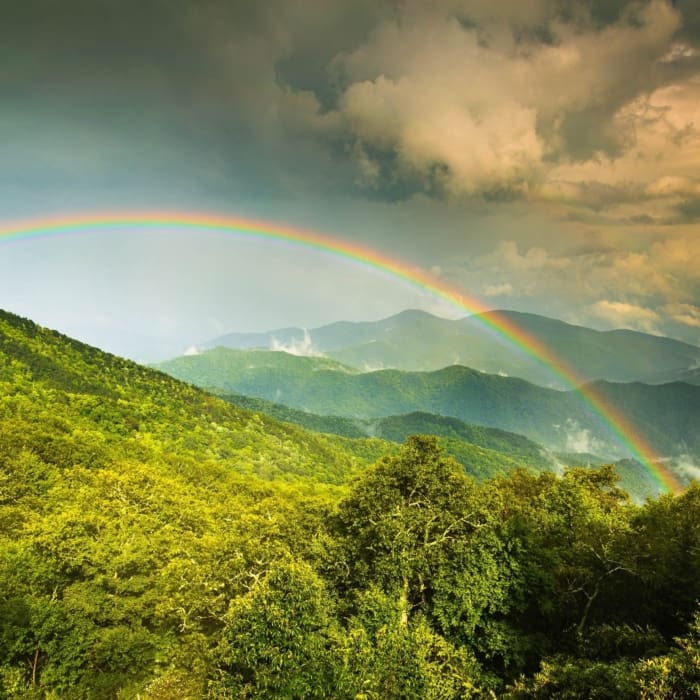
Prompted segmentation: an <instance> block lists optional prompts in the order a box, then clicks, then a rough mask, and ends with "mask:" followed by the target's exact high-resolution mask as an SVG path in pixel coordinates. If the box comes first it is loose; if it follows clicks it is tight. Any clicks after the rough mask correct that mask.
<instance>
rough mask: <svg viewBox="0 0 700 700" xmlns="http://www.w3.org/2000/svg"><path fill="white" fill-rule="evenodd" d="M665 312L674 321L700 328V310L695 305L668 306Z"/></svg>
mask: <svg viewBox="0 0 700 700" xmlns="http://www.w3.org/2000/svg"><path fill="white" fill-rule="evenodd" d="M664 310H665V311H666V313H667V314H668V315H669V316H670V317H671V318H672V319H673V320H674V321H677V322H678V323H682V324H683V325H685V326H692V327H693V328H700V308H698V307H697V306H695V305H694V304H668V305H667V306H666V307H665V309H664Z"/></svg>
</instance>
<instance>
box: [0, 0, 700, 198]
mask: <svg viewBox="0 0 700 700" xmlns="http://www.w3.org/2000/svg"><path fill="white" fill-rule="evenodd" d="M695 6H696V3H693V2H690V1H681V2H678V3H677V4H676V11H674V10H672V9H671V6H670V5H669V4H667V3H665V2H662V1H661V0H655V1H652V0H650V1H649V2H641V3H640V2H622V1H619V0H605V1H604V0H586V1H577V2H574V1H568V2H566V1H562V0H560V1H556V0H530V1H529V2H523V3H510V2H509V3H503V2H501V3H499V2H492V1H488V2H487V1H486V0H436V1H435V2H431V3H423V2H418V1H416V0H406V1H404V2H399V1H398V0H396V1H393V2H392V1H390V0H384V1H383V2H382V1H376V2H371V1H370V0H358V1H357V2H352V3H348V2H341V1H340V0H330V1H329V2H323V3H321V2H317V1H316V0H288V1H286V2H285V1H283V0H273V1H272V2H268V3H250V2H227V1H225V0H199V1H197V2H195V1H194V0H146V1H144V0H141V1H139V2H136V1H135V0H125V1H121V2H117V1H116V0H109V1H107V0H102V1H95V0H91V1H88V0H65V1H64V2H60V3H59V2H51V1H49V0H25V1H24V2H22V3H13V5H12V6H11V7H9V8H5V9H4V15H3V17H2V22H0V57H1V59H2V61H1V65H2V70H1V71H0V89H1V90H2V96H3V106H2V108H4V109H5V111H6V112H12V110H13V108H16V109H22V110H24V112H25V113H39V114H41V115H43V118H44V119H45V122H46V125H47V129H46V130H45V131H46V137H45V138H44V154H45V156H44V158H43V161H44V163H43V164H44V165H45V166H46V167H48V170H52V169H53V168H55V169H57V170H58V171H63V172H65V168H64V166H63V162H64V160H65V158H64V153H66V152H67V153H72V152H75V150H76V148H77V149H78V150H80V144H79V143H77V142H76V140H75V131H76V130H79V131H80V130H85V131H87V132H88V133H89V132H90V131H93V132H96V133H99V135H100V136H99V139H100V140H101V141H102V142H103V143H105V144H111V146H107V148H106V151H107V153H106V154H105V155H103V154H101V153H100V152H99V150H98V149H96V150H93V151H92V152H87V151H86V149H85V146H84V144H83V146H82V150H83V151H84V157H85V161H88V160H90V161H91V162H92V164H93V165H92V171H97V170H99V169H100V168H102V169H103V170H105V171H108V174H106V175H105V176H104V179H105V180H107V181H112V182H114V181H116V182H121V183H122V184H123V181H124V180H128V179H129V178H133V177H134V173H135V172H136V173H138V172H142V173H143V178H153V177H158V176H163V177H165V178H167V179H169V180H177V179H178V176H179V177H180V178H182V171H183V170H184V169H185V166H186V165H187V164H188V163H190V164H191V165H192V167H191V168H190V169H189V170H190V174H191V178H192V180H193V182H192V185H193V186H195V185H196V184H200V186H201V187H203V188H207V189H212V188H214V189H218V190H220V191H221V194H222V195H225V194H226V193H227V191H233V190H235V189H236V188H239V189H240V188H244V189H247V191H248V192H251V193H252V192H254V191H256V190H259V191H261V192H267V193H270V192H278V193H279V192H283V191H285V190H287V189H289V188H292V189H294V188H298V187H303V186H304V185H303V183H304V182H305V181H306V182H307V184H308V187H309V188H311V189H314V188H320V189H323V190H330V191H333V190H335V191H347V189H348V188H356V189H358V188H359V190H360V191H364V192H365V194H367V195H368V196H370V197H386V198H388V199H397V198H399V199H400V198H403V197H407V196H409V195H410V194H411V193H413V192H425V193H428V194H429V195H431V196H442V195H444V194H458V195H465V194H466V195H468V196H471V195H479V196H482V195H483V196H485V198H486V199H488V200H489V201H497V200H499V199H504V198H505V200H511V199H512V198H514V197H521V196H524V195H525V194H527V193H530V195H531V194H532V193H533V192H534V191H535V190H536V189H537V188H538V186H539V184H540V183H541V182H542V181H543V180H546V179H547V177H548V172H549V171H550V169H551V167H552V165H553V164H556V163H558V162H569V161H571V162H585V161H587V160H589V159H592V158H597V157H600V156H601V155H604V156H607V157H612V158H616V157H619V156H620V155H622V154H624V153H625V152H626V151H627V150H628V149H629V148H630V147H631V145H632V144H633V143H634V142H635V128H636V125H635V124H634V123H632V121H630V120H631V119H632V117H629V116H628V117H627V118H622V117H620V115H619V114H618V113H619V110H620V109H621V108H622V107H623V106H624V105H626V104H628V103H630V102H631V101H633V100H634V99H635V98H637V97H638V96H640V95H643V94H646V93H648V92H650V91H652V90H654V89H656V88H658V87H659V86H662V85H665V84H668V83H671V82H673V81H674V80H677V79H678V78H679V76H680V77H682V76H683V75H687V74H688V73H690V72H692V71H693V70H696V69H697V65H696V64H697V58H696V57H694V56H689V55H685V54H682V53H680V54H678V55H677V56H675V57H672V58H670V59H668V60H665V61H663V62H660V59H661V58H663V56H664V55H665V54H666V53H667V52H668V51H669V50H670V49H671V47H672V46H673V44H674V42H677V41H679V40H681V39H682V40H683V41H686V42H691V40H694V37H696V34H697V26H698V22H700V18H699V16H700V13H699V12H698V11H697V10H696V9H695ZM567 62H568V63H567ZM569 64H571V65H569ZM576 85H578V86H579V87H578V88H577V87H576ZM5 122H7V119H6V120H5ZM5 125H6V124H5ZM7 134H8V136H9V138H8V139H6V140H10V141H13V142H14V143H20V144H21V143H24V142H25V141H27V142H30V141H31V140H32V133H30V129H29V128H28V127H27V128H23V127H22V125H20V124H16V123H15V124H13V125H12V127H11V128H10V129H9V131H8V132H7ZM49 136H51V138H49ZM30 150H31V149H30ZM40 161H41V159H39V160H38V161H37V164H36V168H37V170H38V169H39V168H40V164H41V163H40ZM205 164H206V165H205ZM29 165H30V164H27V163H25V164H24V166H23V167H25V168H26V167H29ZM88 172H91V170H90V168H88ZM120 173H123V175H124V177H121V176H120ZM65 174H66V176H67V177H74V176H77V175H76V173H75V172H73V173H72V174H71V173H70V172H66V173H65ZM178 174H179V175H178ZM243 174H244V175H243ZM98 180H99V178H98Z"/></svg>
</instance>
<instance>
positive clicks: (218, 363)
mask: <svg viewBox="0 0 700 700" xmlns="http://www.w3.org/2000/svg"><path fill="white" fill-rule="evenodd" d="M157 367H158V369H160V370H162V371H164V372H166V373H168V374H170V375H172V376H174V377H177V378H178V379H181V380H183V381H187V382H190V383H192V384H195V385H198V386H201V387H206V388H210V389H213V390H216V391H218V392H222V393H230V394H243V395H245V396H253V397H258V398H262V399H265V400H267V401H272V402H275V403H281V404H285V405H286V406H289V407H292V408H296V409H301V410H304V411H308V412H311V413H315V414H321V415H330V416H343V417H346V418H350V419H360V420H364V419H377V418H383V417H387V416H393V415H399V414H406V413H412V412H415V411H422V412H428V413H432V414H437V415H439V416H451V417H454V418H458V419H460V420H463V421H466V422H468V423H477V424H480V425H483V426H489V427H493V428H500V429H503V430H507V431H511V432H516V433H520V434H523V435H525V436H527V437H528V438H530V439H532V440H534V441H536V442H538V443H540V444H542V445H544V446H546V447H547V448H548V449H550V450H552V451H557V452H558V451H565V452H591V453H594V454H599V455H603V456H606V457H608V458H615V459H618V458H623V457H628V456H630V454H629V453H628V452H626V451H625V450H624V449H622V448H621V446H620V443H619V440H618V439H617V438H615V436H614V435H613V434H612V432H611V430H610V427H609V426H608V425H607V423H606V421H605V420H603V419H602V418H601V416H600V415H599V414H598V413H597V412H595V411H592V410H591V408H590V406H588V405H587V403H586V402H585V401H583V400H582V398H581V395H580V393H579V392H578V391H559V390H554V389H548V388H545V387H542V386H537V385H535V384H532V383H530V382H528V381H525V380H523V379H519V378H515V377H502V376H498V375H490V374H486V373H483V372H480V371H477V370H474V369H470V368H467V367H464V366H461V365H452V366H449V367H445V368H443V369H440V370H437V371H433V372H408V371H402V370H395V369H394V370H377V371H371V372H359V371H357V370H354V369H352V368H350V367H348V366H345V365H340V364H338V363H335V362H334V361H331V360H329V359H328V358H316V357H295V356H293V355H289V354H287V353H281V352H273V351H269V350H233V349H228V348H223V347H218V348H214V349H213V350H209V351H206V352H203V353H201V354H199V355H193V356H183V357H179V358H175V359H173V360H171V361H169V362H165V363H161V364H159V365H157ZM593 386H594V388H595V391H596V392H597V393H598V395H600V396H601V397H603V400H604V402H605V404H606V405H607V406H608V407H609V409H610V410H612V411H614V412H617V413H619V414H622V415H624V416H626V417H627V418H628V420H629V421H630V423H631V424H632V425H634V426H635V429H636V430H637V431H639V432H640V433H641V434H643V435H645V438H646V439H647V440H648V442H649V443H650V444H651V445H652V446H653V447H654V448H655V449H656V451H657V452H658V453H659V454H660V455H663V456H665V457H669V458H676V459H681V458H687V459H690V460H691V462H694V461H697V460H698V459H700V431H698V429H697V426H698V425H700V387H697V386H693V385H690V384H685V383H682V382H674V383H669V384H661V385H648V384H643V383H640V382H630V383H613V382H607V381H598V382H595V383H594V385H593ZM623 447H624V446H623Z"/></svg>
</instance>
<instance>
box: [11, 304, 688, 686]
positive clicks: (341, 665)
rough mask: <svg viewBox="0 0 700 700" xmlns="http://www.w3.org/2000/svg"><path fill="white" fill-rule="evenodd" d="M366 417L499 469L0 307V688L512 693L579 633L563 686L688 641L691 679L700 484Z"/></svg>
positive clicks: (677, 650)
mask: <svg viewBox="0 0 700 700" xmlns="http://www.w3.org/2000/svg"><path fill="white" fill-rule="evenodd" d="M192 359H197V358H192ZM297 359H304V358H297ZM282 361H283V362H285V361H287V360H282ZM261 362H262V361H261ZM292 364H293V363H292ZM302 366H303V372H302V373H304V372H305V373H306V377H307V381H309V382H314V381H315V378H316V377H318V376H325V375H338V376H343V377H346V378H349V379H352V378H358V377H360V376H364V375H357V374H353V373H349V372H347V371H346V369H345V368H342V367H341V368H337V367H334V368H331V367H329V366H319V369H318V370H317V371H311V370H309V367H314V366H315V364H314V362H311V363H305V364H303V365H302ZM239 367H244V368H245V366H243V365H242V364H241V363H239ZM300 371H302V370H300ZM399 374H400V373H399ZM634 398H635V400H639V399H640V398H641V399H644V396H642V395H638V396H635V397H634ZM372 427H373V429H374V430H375V432H376V433H380V432H381V433H382V434H383V435H384V436H385V437H389V438H391V439H396V440H399V439H401V438H402V436H403V435H405V434H407V433H408V432H410V431H413V430H414V429H420V430H431V431H432V432H434V433H440V434H442V435H443V436H444V437H442V438H441V441H442V444H443V445H445V446H446V447H447V448H448V449H450V450H453V451H455V452H456V453H458V454H459V455H460V457H461V459H463V460H464V461H465V463H466V464H468V465H469V466H470V467H471V471H472V473H474V474H475V475H477V476H480V477H485V476H489V475H494V474H495V475H499V477H500V478H498V479H493V480H490V481H488V482H487V483H484V484H481V483H479V482H478V481H476V480H474V479H469V478H468V477H467V476H466V475H465V474H464V470H463V469H462V468H461V467H460V466H459V465H457V464H455V462H454V460H451V459H446V458H445V456H444V455H443V453H442V452H441V451H440V443H439V440H438V439H436V438H433V437H431V436H418V437H412V438H410V439H409V440H407V441H406V443H405V444H404V445H403V446H401V447H399V446H398V445H397V444H395V443H388V442H386V441H383V440H378V439H376V438H372V439H356V440H351V439H349V438H343V437H336V436H331V435H320V434H318V433H313V432H310V431H307V430H304V429H302V428H299V427H296V426H293V425H290V424H288V423H280V422H279V421H277V420H274V419H273V418H270V417H268V416H266V415H264V414H261V413H258V412H252V411H249V410H245V409H243V408H240V407H237V406H234V405H231V404H230V403H227V402H225V401H223V400H221V399H220V398H218V397H215V396H212V395H209V394H207V393H205V392H203V391H202V390H200V389H197V388H195V387H193V386H190V385H187V384H184V383H182V382H179V381H177V380H176V379H174V378H172V377H169V376H167V375H165V374H163V373H161V372H158V371H155V370H153V369H148V368H145V367H141V366H139V365H137V364H135V363H133V362H129V361H127V360H123V359H120V358H118V357H114V356H112V355H108V354H106V353H103V352H100V351H99V350H96V349H95V348H91V347H89V346H87V345H84V344H82V343H79V342H77V341H74V340H71V339H70V338H67V337H65V336H62V335H60V334H58V333H55V332H52V331H49V330H46V329H44V328H41V327H39V326H36V325H35V324H33V323H31V322H30V321H27V320H25V319H21V318H18V317H16V316H13V315H11V314H8V313H5V312H0V435H1V436H2V440H0V525H1V527H0V697H8V698H37V699H38V698H66V699H67V700H78V698H123V699H124V700H137V699H138V698H150V699H151V700H157V699H161V700H165V699H166V698H167V699H170V698H204V697H210V698H231V697H315V698H322V697H324V698H325V697H338V698H340V697H343V698H344V697H359V696H361V695H366V696H371V697H398V696H401V697H404V696H406V692H405V691H406V688H410V692H409V695H408V696H407V697H410V698H411V699H413V698H416V699H417V698H423V697H441V698H443V697H444V698H458V697H464V691H465V688H466V689H467V692H468V694H470V695H473V696H474V697H476V696H477V695H478V696H484V697H487V696H488V697H501V698H506V697H513V695H512V693H511V692H510V689H511V688H515V686H514V685H513V684H519V687H521V688H522V689H523V692H522V693H520V691H518V689H517V688H515V691H517V694H518V696H520V695H523V693H524V695H523V696H524V697H525V696H527V697H530V696H532V695H533V693H530V692H529V688H530V687H531V686H532V687H534V685H533V684H535V685H537V684H540V683H541V680H542V673H538V668H544V669H551V670H548V671H547V673H553V674H558V673H559V671H558V668H559V666H556V665H552V664H560V665H561V668H562V669H564V667H565V666H564V665H566V669H567V670H563V671H562V674H563V676H562V677H565V678H568V677H569V676H570V675H571V671H570V668H571V667H572V664H571V662H570V657H562V656H561V650H562V649H567V650H571V651H570V652H569V653H570V654H578V653H579V652H578V651H577V649H578V648H579V646H580V649H581V650H582V651H581V652H580V659H579V658H578V657H576V658H575V661H576V663H580V665H581V668H582V671H581V674H582V678H584V680H585V679H588V678H589V677H591V678H593V680H592V681H591V682H590V683H589V682H588V681H586V683H588V685H586V686H581V685H580V683H579V682H578V679H577V681H576V684H575V686H574V687H573V689H572V692H573V695H575V696H576V697H579V696H585V697H589V696H592V694H594V693H591V692H588V689H589V687H590V686H591V683H592V684H593V686H595V687H601V688H608V687H609V686H608V681H609V679H618V680H619V683H618V685H619V687H623V685H624V687H625V688H634V689H637V688H640V689H641V690H640V693H637V694H638V695H640V696H642V695H644V696H645V697H646V696H647V695H648V696H649V697H651V696H653V695H654V692H655V690H656V689H658V688H659V687H660V686H659V684H658V682H657V678H656V677H651V680H648V679H649V678H650V674H649V670H650V669H652V670H653V669H654V668H658V669H659V671H658V673H659V676H658V677H659V678H661V679H664V678H666V677H667V676H670V677H671V678H672V679H675V678H678V677H680V678H684V676H683V675H679V674H681V673H682V672H683V673H684V671H682V669H683V668H685V666H681V665H680V664H686V656H687V658H688V661H687V664H686V665H687V666H688V669H689V670H688V678H689V679H690V681H691V682H692V679H693V678H695V676H696V675H697V674H696V673H695V675H692V674H693V673H694V672H695V671H696V668H695V665H693V659H692V658H691V655H686V656H681V652H683V653H685V650H687V649H688V648H691V647H690V645H691V644H692V643H693V641H694V640H695V636H696V635H695V632H693V630H692V629H690V630H689V631H686V628H687V625H688V624H689V623H690V622H691V621H692V615H693V611H694V610H695V609H696V607H697V604H696V601H697V598H698V584H697V582H698V580H699V578H698V575H697V572H698V562H697V552H698V547H697V543H698V532H699V531H698V528H697V523H698V522H700V519H699V518H698V502H699V500H698V498H697V496H698V495H700V490H699V489H698V488H697V487H691V488H690V489H688V491H687V492H686V493H685V494H683V495H680V496H678V497H673V496H669V497H666V498H662V499H658V500H657V501H653V502H650V503H649V504H646V505H643V506H642V507H639V508H637V507H633V506H632V505H631V504H630V502H629V501H628V499H627V497H626V495H625V494H624V493H623V492H622V491H620V490H618V489H617V488H616V487H615V483H616V482H615V476H614V473H613V471H612V470H611V469H610V468H609V467H607V468H602V469H598V470H591V469H576V470H571V471H567V472H565V473H564V474H563V476H561V477H558V476H557V475H555V474H554V473H552V472H540V473H537V474H533V473H531V472H528V471H526V470H522V469H518V470H515V471H512V470H513V469H514V467H515V466H517V465H518V464H519V463H520V462H521V461H522V460H521V458H522V459H524V458H525V456H527V455H531V456H533V457H534V455H535V453H536V452H537V450H538V448H537V446H535V445H533V444H532V443H531V442H529V441H528V440H526V439H525V438H522V437H520V436H515V435H511V434H508V433H505V432H503V431H496V430H489V429H482V428H479V427H477V426H468V425H464V424H463V423H461V422H460V421H457V420H455V419H450V418H440V417H439V416H431V415H426V414H411V415H407V416H398V417H390V418H387V419H383V420H377V421H374V422H372ZM467 439H471V440H474V441H476V442H480V443H481V444H474V443H473V442H468V440H467ZM495 448H498V449H495ZM498 450H502V451H498ZM506 452H509V453H510V454H511V455H513V456H512V457H511V456H509V454H506ZM516 455H520V458H519V457H517V456H516ZM377 457H382V459H380V460H379V461H378V462H377V463H375V464H374V465H373V466H370V467H366V465H367V463H368V462H369V461H374V460H376V458H377ZM630 468H631V469H632V470H633V471H634V470H635V469H636V465H633V464H632V465H630ZM506 471H508V472H511V473H509V474H506V473H505V472H506ZM351 479H352V483H350V484H348V483H346V482H348V481H349V480H351ZM621 561H622V562H623V564H624V572H622V571H621V570H620V562H621ZM553 562H554V564H556V565H553ZM572 577H573V578H572ZM581 587H582V588H581ZM580 588H581V590H583V593H584V594H585V595H581V594H580V590H579V589H580ZM589 592H590V594H589ZM593 598H594V599H595V600H594V604H591V602H590V600H592V599H593ZM582 621H583V622H582ZM583 623H586V624H585V625H584V624H583ZM674 639H675V640H677V641H676V642H674ZM594 644H598V645H599V646H600V647H601V648H602V649H603V653H604V654H605V657H604V659H605V660H604V661H603V662H601V661H599V660H598V659H597V658H594V659H593V660H591V659H589V657H588V655H587V654H588V650H590V649H592V648H594ZM577 645H579V646H577ZM610 650H613V651H612V652H611V651H610ZM691 650H692V649H691ZM611 654H614V655H613V656H611ZM630 654H634V656H631V657H630ZM653 655H655V656H653ZM637 659H638V660H639V661H638V664H639V666H637V665H635V664H637ZM506 660H507V663H506ZM608 660H609V663H608ZM545 661H546V663H547V665H545ZM513 664H515V665H513ZM652 664H655V665H654V666H652ZM589 669H593V671H594V673H590V672H589ZM668 669H671V670H670V671H669V670H668ZM679 669H681V670H680V671H679ZM625 674H626V675H625ZM555 678H556V679H558V676H555ZM397 679H399V680H398V681H397ZM615 682H616V683H617V682H618V681H615ZM674 682H675V681H674ZM556 683H557V686H556V687H557V688H559V687H560V683H559V680H556ZM640 684H641V685H640ZM582 687H583V691H581V689H582ZM615 687H618V686H615ZM688 687H690V686H688ZM674 688H675V686H674ZM647 689H649V692H646V690H647ZM472 690H473V692H472ZM666 690H667V689H666V688H663V691H664V692H663V694H664V697H672V696H677V697H680V695H679V694H678V693H675V694H674V693H673V692H671V690H668V692H666ZM642 691H643V692H642ZM567 692H568V689H567ZM635 692H636V690H635ZM570 694H571V693H570ZM681 695H682V693H681ZM625 697H627V696H625ZM629 697H631V695H629Z"/></svg>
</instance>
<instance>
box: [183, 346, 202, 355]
mask: <svg viewBox="0 0 700 700" xmlns="http://www.w3.org/2000/svg"><path fill="white" fill-rule="evenodd" d="M182 354H183V355H184V356H185V357H193V356H194V355H201V354H202V351H201V350H200V349H199V348H198V347H197V346H196V345H190V347H188V348H187V350H185V352H183V353H182Z"/></svg>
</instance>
